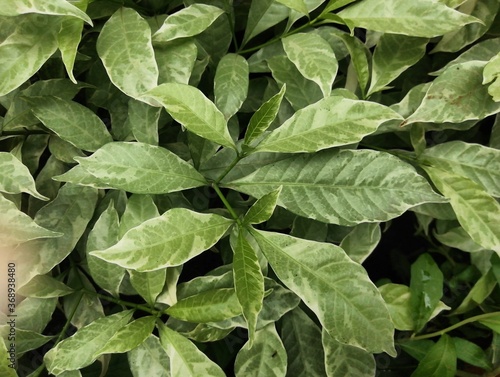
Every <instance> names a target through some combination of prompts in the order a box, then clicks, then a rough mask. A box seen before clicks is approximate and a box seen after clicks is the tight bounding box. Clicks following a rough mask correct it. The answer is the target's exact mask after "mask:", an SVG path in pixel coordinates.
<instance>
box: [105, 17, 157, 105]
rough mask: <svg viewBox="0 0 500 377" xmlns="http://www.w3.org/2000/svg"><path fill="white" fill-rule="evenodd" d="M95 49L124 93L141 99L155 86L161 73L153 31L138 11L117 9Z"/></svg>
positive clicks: (114, 82)
mask: <svg viewBox="0 0 500 377" xmlns="http://www.w3.org/2000/svg"><path fill="white" fill-rule="evenodd" d="M96 46H97V52H98V54H99V57H100V58H101V60H102V62H103V64H104V67H105V68H106V72H107V73H108V76H109V78H110V79H111V81H112V82H113V84H115V85H116V87H117V88H118V89H120V90H121V91H122V92H124V93H125V94H127V95H128V96H130V97H132V98H135V99H139V100H140V97H141V95H142V94H143V93H144V92H146V91H148V90H149V89H152V88H154V87H156V85H157V83H158V75H159V73H158V66H157V65H156V61H155V56H154V51H153V45H152V43H151V29H150V28H149V25H148V23H147V22H146V20H144V19H143V18H142V17H141V16H140V15H139V14H138V13H137V12H136V11H135V10H133V9H131V8H120V9H118V10H117V11H116V12H115V13H114V14H113V15H112V16H111V18H110V19H109V20H108V21H107V22H106V24H105V25H104V26H103V28H102V30H101V32H100V34H99V38H98V39H97V45H96Z"/></svg>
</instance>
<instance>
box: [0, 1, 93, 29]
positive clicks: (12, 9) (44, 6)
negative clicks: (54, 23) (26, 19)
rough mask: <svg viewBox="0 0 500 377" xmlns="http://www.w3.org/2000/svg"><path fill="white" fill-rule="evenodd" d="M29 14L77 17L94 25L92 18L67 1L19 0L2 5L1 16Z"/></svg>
mask: <svg viewBox="0 0 500 377" xmlns="http://www.w3.org/2000/svg"><path fill="white" fill-rule="evenodd" d="M27 13H39V14H50V15H56V16H71V17H77V18H79V19H81V20H83V21H85V22H87V23H88V24H89V25H92V20H91V19H90V17H89V16H88V15H87V14H86V13H85V12H83V11H82V10H80V9H78V8H77V7H76V6H74V5H73V4H71V3H69V2H68V1H66V0H36V1H34V0H19V1H7V2H6V3H5V4H2V8H1V9H0V16H18V15H21V14H27Z"/></svg>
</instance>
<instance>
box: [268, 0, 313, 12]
mask: <svg viewBox="0 0 500 377" xmlns="http://www.w3.org/2000/svg"><path fill="white" fill-rule="evenodd" d="M276 1H277V2H278V3H281V4H283V5H286V6H287V7H288V8H290V9H292V10H294V11H296V12H299V13H301V14H303V15H304V14H306V15H307V14H308V13H309V11H308V9H307V5H306V3H305V1H304V0H276Z"/></svg>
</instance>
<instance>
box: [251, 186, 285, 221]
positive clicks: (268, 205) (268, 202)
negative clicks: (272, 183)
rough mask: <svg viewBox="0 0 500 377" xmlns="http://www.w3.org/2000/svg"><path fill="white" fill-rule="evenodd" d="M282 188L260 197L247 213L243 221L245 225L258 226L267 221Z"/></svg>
mask: <svg viewBox="0 0 500 377" xmlns="http://www.w3.org/2000/svg"><path fill="white" fill-rule="evenodd" d="M281 189H282V187H281V186H280V187H278V188H277V189H276V190H274V191H271V192H270V193H268V194H266V195H264V196H262V197H261V198H260V199H258V200H257V201H256V202H255V203H254V204H253V205H252V206H251V207H250V208H249V209H248V211H247V213H246V214H245V217H244V218H243V221H244V222H245V223H247V224H260V223H263V222H264V221H267V220H269V218H270V217H271V216H272V215H273V212H274V209H275V208H276V203H277V202H278V197H279V196H280V193H281Z"/></svg>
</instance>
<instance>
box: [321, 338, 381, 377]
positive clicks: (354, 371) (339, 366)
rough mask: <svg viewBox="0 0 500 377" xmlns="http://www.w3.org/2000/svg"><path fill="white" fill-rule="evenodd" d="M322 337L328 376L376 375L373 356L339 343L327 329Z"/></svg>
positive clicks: (357, 376)
mask: <svg viewBox="0 0 500 377" xmlns="http://www.w3.org/2000/svg"><path fill="white" fill-rule="evenodd" d="M321 335H322V336H321V340H322V343H323V348H324V350H325V366H326V376H328V377H344V376H356V377H372V376H374V375H376V369H377V368H376V363H375V358H374V357H373V355H372V354H370V353H368V352H366V351H365V350H362V349H360V348H358V347H353V346H351V345H348V344H342V343H340V342H338V341H337V340H335V339H334V338H332V337H331V336H330V334H328V332H327V331H325V329H323V331H322V334H321Z"/></svg>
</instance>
